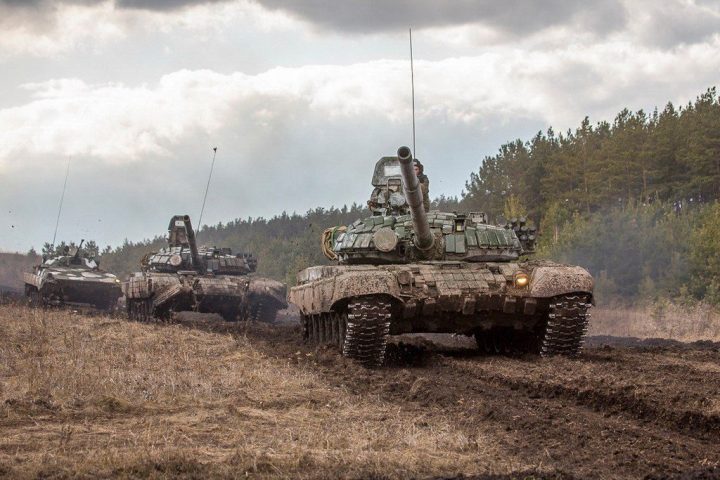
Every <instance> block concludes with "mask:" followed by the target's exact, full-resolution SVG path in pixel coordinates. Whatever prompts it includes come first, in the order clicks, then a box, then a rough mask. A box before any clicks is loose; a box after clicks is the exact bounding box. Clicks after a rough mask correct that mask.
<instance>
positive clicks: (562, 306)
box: [540, 295, 591, 357]
mask: <svg viewBox="0 0 720 480" xmlns="http://www.w3.org/2000/svg"><path fill="white" fill-rule="evenodd" d="M590 306H591V304H590V303H588V297H587V296H586V295H561V296H559V297H556V298H555V299H553V302H552V303H551V304H550V311H549V312H548V318H547V326H546V327H545V334H544V336H543V338H542V340H541V342H540V354H541V355H542V356H544V357H547V356H552V355H567V356H575V355H577V354H579V353H580V350H581V349H582V346H583V342H584V341H585V334H586V333H587V329H588V322H589V320H590V313H588V308H589V307H590Z"/></svg>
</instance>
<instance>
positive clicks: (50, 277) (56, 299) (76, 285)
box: [23, 240, 122, 312]
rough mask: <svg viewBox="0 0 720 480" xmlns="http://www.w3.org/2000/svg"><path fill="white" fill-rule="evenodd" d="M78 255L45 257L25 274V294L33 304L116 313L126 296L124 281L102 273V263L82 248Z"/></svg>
mask: <svg viewBox="0 0 720 480" xmlns="http://www.w3.org/2000/svg"><path fill="white" fill-rule="evenodd" d="M83 242H84V240H83V241H81V242H80V246H79V247H78V248H77V250H76V251H75V253H74V254H72V255H71V254H70V250H69V247H66V249H65V252H64V254H63V255H55V256H45V257H43V261H42V263H41V264H40V265H37V266H35V267H34V268H33V271H32V272H26V273H24V274H23V281H24V283H25V295H26V296H27V297H28V299H29V300H30V303H31V304H32V305H37V306H63V305H70V306H75V307H90V308H94V309H98V310H105V311H108V312H109V311H113V310H114V309H115V308H116V306H117V301H118V299H119V298H120V297H122V289H121V286H120V280H119V279H118V278H117V277H116V276H115V275H113V274H112V273H109V272H105V271H103V270H100V267H99V266H98V262H97V261H96V260H95V259H93V258H90V257H88V256H86V255H85V253H86V252H84V251H83V249H82V245H83Z"/></svg>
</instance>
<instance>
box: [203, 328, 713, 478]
mask: <svg viewBox="0 0 720 480" xmlns="http://www.w3.org/2000/svg"><path fill="white" fill-rule="evenodd" d="M216 328H217V327H216ZM243 330H244V331H243V333H242V334H243V335H246V336H247V337H248V338H249V339H250V341H251V342H252V343H253V345H255V346H256V347H257V348H258V349H259V350H261V351H262V352H264V353H265V354H266V355H269V356H274V357H278V358H286V359H289V360H290V362H291V364H296V365H298V367H302V368H313V369H314V370H315V371H317V372H318V374H319V375H320V378H322V379H323V381H325V382H326V383H327V384H328V385H331V386H334V387H336V388H342V389H343V390H344V391H348V392H350V393H354V394H357V395H370V396H377V397H378V398H379V399H381V400H383V401H390V402H393V403H394V404H396V405H398V407H399V408H402V409H404V410H407V411H412V412H417V415H418V416H427V417H432V416H433V415H434V414H436V413H439V412H442V413H443V414H448V413H450V414H451V416H452V417H453V418H455V426H456V428H457V429H458V430H459V431H462V432H463V433H464V434H465V435H467V436H469V437H472V436H473V435H474V434H477V433H478V432H483V434H482V435H478V437H477V438H478V439H479V440H480V439H481V438H483V439H487V438H488V435H489V438H490V439H491V441H492V442H494V443H496V444H497V445H498V446H499V447H500V448H501V449H502V450H503V451H505V452H508V453H509V454H511V455H512V456H513V457H515V460H516V462H517V465H518V468H519V469H523V468H527V467H528V466H530V467H531V468H539V469H542V470H543V471H548V470H549V471H553V472H558V473H560V474H561V475H569V476H577V477H583V478H584V477H595V478H627V477H643V476H646V475H667V474H669V475H674V474H678V475H679V474H682V473H687V472H708V471H710V470H708V469H712V468H713V467H714V466H716V465H718V463H719V462H720V448H718V445H720V422H719V420H718V416H719V415H720V378H718V377H720V375H718V374H717V372H716V369H717V368H720V352H719V351H718V349H717V348H714V347H712V346H710V347H709V348H693V347H692V346H690V347H688V346H681V347H675V346H656V347H648V346H642V347H608V346H595V347H591V348H588V349H587V351H586V353H584V354H583V355H582V356H581V357H580V358H578V359H566V358H551V359H541V358H538V357H525V358H506V357H483V356H480V355H478V354H476V353H474V352H471V351H460V352H458V351H453V352H448V351H442V350H440V351H437V350H436V351H432V350H429V349H423V348H417V347H407V346H403V345H400V346H397V345H395V346H394V347H391V348H390V352H389V353H390V362H389V363H390V365H388V366H386V367H384V368H382V369H378V370H366V369H364V368H362V367H359V366H357V365H356V364H354V363H353V362H351V361H348V360H347V359H344V358H342V357H341V356H340V355H339V354H338V352H337V351H335V350H334V349H332V348H319V349H314V348H310V347H309V346H307V345H305V344H304V343H303V342H302V341H301V340H300V339H299V336H300V332H299V328H298V327H288V326H281V327H270V326H266V325H254V326H250V327H244V328H243Z"/></svg>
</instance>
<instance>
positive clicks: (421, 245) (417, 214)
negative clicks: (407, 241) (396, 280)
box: [397, 147, 435, 252]
mask: <svg viewBox="0 0 720 480" xmlns="http://www.w3.org/2000/svg"><path fill="white" fill-rule="evenodd" d="M397 156H398V160H399V161H400V174H401V175H402V179H403V192H404V193H405V201H406V202H407V204H408V206H409V207H410V216H411V217H412V222H413V229H414V231H415V247H417V249H418V250H420V251H423V252H426V251H428V250H430V249H432V248H433V246H434V245H435V237H434V236H433V234H432V232H431V231H430V224H429V223H428V219H427V214H426V213H425V208H424V207H423V196H422V191H421V190H420V182H419V181H418V178H417V175H415V170H414V169H413V154H412V151H411V150H410V147H400V148H398V151H397Z"/></svg>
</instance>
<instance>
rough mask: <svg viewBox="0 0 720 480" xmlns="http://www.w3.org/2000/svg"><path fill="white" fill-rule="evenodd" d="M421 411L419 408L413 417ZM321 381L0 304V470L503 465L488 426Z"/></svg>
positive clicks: (194, 337) (358, 470) (28, 473)
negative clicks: (466, 424) (462, 426)
mask: <svg viewBox="0 0 720 480" xmlns="http://www.w3.org/2000/svg"><path fill="white" fill-rule="evenodd" d="M425 410H427V409H425ZM423 412H424V410H423V409H419V408H418V409H415V410H413V409H408V408H403V406H399V405H394V404H390V403H387V402H384V401H382V400H381V399H379V398H378V397H375V396H373V395H369V396H360V395H354V394H351V393H349V391H348V390H347V389H345V388H343V387H341V386H331V385H328V384H325V383H323V382H322V381H321V380H320V379H319V377H318V376H316V375H315V373H313V371H310V370H307V369H306V368H305V367H301V366H298V364H297V362H293V361H292V359H278V358H270V357H267V356H265V355H263V354H261V353H260V352H258V350H256V349H255V348H253V345H252V344H251V341H249V340H248V339H246V338H244V337H242V336H238V335H230V334H227V333H224V334H221V333H211V332H205V331H199V330H193V329H189V328H185V327H181V326H171V325H143V324H138V323H130V322H126V321H124V320H120V319H114V318H110V317H88V316H79V315H75V314H72V313H70V312H62V311H42V310H29V309H26V308H24V307H13V306H6V307H0V431H2V436H1V437H0V476H8V477H68V476H71V477H75V476H80V477H97V476H101V477H107V476H119V477H131V478H135V477H155V478H164V477H177V476H180V477H186V478H200V477H208V476H213V477H218V476H219V477H233V478H236V477H243V478H244V477H246V476H252V477H255V478H258V477H259V478H265V477H272V478H277V477H279V478H339V477H342V478H371V477H374V478H407V477H409V476H419V477H425V476H434V475H449V474H455V473H457V472H464V473H466V474H467V473H474V472H487V471H508V470H510V469H511V468H513V467H514V468H525V467H527V466H526V465H523V463H522V462H517V461H516V463H515V464H514V465H510V464H509V463H508V461H507V460H504V459H505V458H506V455H505V453H504V452H501V451H498V449H497V448H498V447H495V446H494V442H493V441H492V439H491V438H489V434H488V433H487V432H482V431H478V432H477V433H476V435H474V436H473V438H468V436H467V434H466V433H463V432H461V431H460V430H458V429H457V428H455V426H454V425H455V423H453V422H454V421H455V420H456V419H453V418H450V417H449V415H447V416H446V414H445V413H444V412H442V411H440V413H439V414H438V412H437V411H436V412H434V414H433V415H430V414H428V415H425V414H423Z"/></svg>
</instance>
